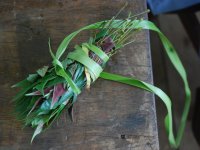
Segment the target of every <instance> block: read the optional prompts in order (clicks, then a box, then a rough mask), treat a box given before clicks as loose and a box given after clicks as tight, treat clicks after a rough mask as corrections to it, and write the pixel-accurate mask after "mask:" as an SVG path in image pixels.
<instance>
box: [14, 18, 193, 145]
mask: <svg viewBox="0 0 200 150" xmlns="http://www.w3.org/2000/svg"><path fill="white" fill-rule="evenodd" d="M142 29H149V30H153V31H155V32H157V33H158V35H159V37H160V39H161V42H162V43H163V46H164V48H165V50H166V53H167V55H168V56H169V58H170V60H171V62H172V64H173V65H174V67H175V69H176V70H177V71H178V73H179V75H180V76H181V78H182V79H183V81H184V86H185V92H186V105H185V108H184V113H183V116H182V120H181V124H180V127H179V130H178V132H177V138H176V139H175V138H174V134H173V123H172V111H171V100H170V98H169V97H168V96H167V95H166V94H165V93H164V92H163V91H162V90H160V89H159V88H157V87H155V86H153V85H151V84H148V83H146V82H143V81H140V80H137V79H135V78H134V77H123V76H120V75H115V74H111V73H107V72H104V71H103V70H104V68H105V67H106V63H107V62H108V61H109V58H110V57H112V56H113V55H114V54H116V53H117V52H118V50H119V49H120V48H122V47H124V46H125V45H127V44H129V43H130V42H128V41H130V37H131V35H132V34H134V33H136V32H138V31H140V30H142ZM83 30H95V35H94V36H91V37H90V38H89V39H88V41H86V42H84V43H82V44H80V45H75V46H74V50H73V51H72V52H70V53H68V55H67V56H66V57H65V58H64V59H63V60H60V58H61V56H62V55H63V53H64V52H65V50H66V49H67V48H68V44H69V43H70V41H71V40H72V39H73V38H74V37H75V36H76V35H77V34H78V33H80V32H81V31H83ZM49 50H50V54H51V56H52V58H53V62H52V65H50V66H44V67H42V68H41V69H39V70H37V71H36V73H34V74H30V75H29V76H28V77H27V78H26V79H25V80H23V81H21V82H19V83H17V84H15V85H14V86H13V87H19V88H21V91H20V92H19V93H18V94H17V95H16V96H15V97H14V103H15V108H16V114H17V117H18V118H19V119H20V120H22V121H23V122H24V124H25V126H31V127H32V128H35V132H34V134H33V137H32V140H33V139H34V138H35V136H36V135H38V134H39V133H41V132H42V131H44V130H45V129H47V128H48V127H49V126H50V125H51V124H52V123H53V122H54V121H55V120H56V119H57V118H58V117H59V116H60V114H61V113H62V111H63V110H64V109H65V110H67V111H68V112H69V115H70V116H71V119H73V105H74V103H75V102H76V100H77V96H78V95H79V94H80V93H81V91H82V90H83V89H85V88H90V86H91V84H93V83H95V81H96V80H97V79H98V78H99V77H101V78H103V79H106V80H113V81H117V82H121V83H124V84H128V85H131V86H136V87H138V88H141V89H144V90H146V91H149V92H152V93H154V94H156V95H157V96H159V97H160V98H161V100H163V102H164V103H165V105H166V108H167V111H168V114H167V116H166V118H165V125H166V130H167V132H168V137H169V142H170V144H171V146H172V147H174V148H177V147H178V146H179V145H180V141H181V138H182V135H183V132H184V128H185V121H186V118H187V115H188V111H189V106H190V89H189V86H188V82H187V77H186V72H185V69H184V67H183V65H182V63H181V61H180V59H179V57H178V55H177V53H176V51H175V49H174V47H173V46H172V44H171V43H170V42H169V40H168V39H167V38H166V37H165V36H164V35H163V34H162V33H161V32H160V30H159V29H158V28H157V27H156V26H155V25H154V24H153V23H152V22H150V21H147V20H143V19H137V18H136V16H131V15H129V16H128V17H127V18H126V19H123V20H117V19H116V17H113V18H112V19H110V20H106V21H101V22H97V23H94V24H90V25H88V26H85V27H83V28H81V29H79V30H77V31H75V32H73V33H71V34H70V35H68V36H67V37H66V38H65V39H64V40H63V41H62V42H61V44H60V46H59V47H58V49H57V52H56V54H55V55H54V54H53V52H52V50H51V46H50V41H49ZM32 140H31V141H32Z"/></svg>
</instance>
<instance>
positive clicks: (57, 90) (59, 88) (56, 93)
mask: <svg viewBox="0 0 200 150" xmlns="http://www.w3.org/2000/svg"><path fill="white" fill-rule="evenodd" d="M64 93H65V89H64V86H63V84H62V83H60V84H57V85H55V86H54V90H53V98H52V102H51V108H53V106H54V104H55V103H56V102H57V101H58V99H59V97H60V96H62V95H63V94H64Z"/></svg>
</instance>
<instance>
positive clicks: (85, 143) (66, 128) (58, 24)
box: [0, 0, 159, 150]
mask: <svg viewBox="0 0 200 150" xmlns="http://www.w3.org/2000/svg"><path fill="white" fill-rule="evenodd" d="M124 2H125V1H119V0H76V1H75V0H74V1H70V0H65V1H64V0H46V1H45V0H43V1H41V0H34V1H30V0H26V1H21V0H16V1H15V0H14V1H10V0H7V1H1V2H0V17H1V19H0V33H1V34H0V52H1V55H0V93H1V94H0V149H1V150H16V149H20V150H29V149H34V150H63V149H66V150H72V149H73V150H79V149H81V150H90V149H92V150H93V149H95V150H102V149H108V150H112V149H119V150H127V149H134V150H144V149H153V150H156V149H158V148H159V146H158V136H157V126H156V111H155V104H154V96H153V95H152V94H150V93H148V92H144V91H142V90H139V89H137V88H133V87H130V86H127V85H122V84H120V83H115V82H109V81H105V80H102V79H98V80H97V81H96V83H95V84H94V85H93V86H92V88H91V90H90V91H84V92H82V94H81V95H80V96H79V98H78V101H77V103H76V104H75V112H74V115H75V121H74V123H72V122H70V120H69V118H66V115H65V114H63V115H62V116H61V118H60V119H59V120H58V121H57V122H55V123H54V124H53V126H52V127H51V128H50V129H48V130H47V131H46V132H45V133H43V134H41V135H40V136H38V137H37V138H36V139H35V141H34V142H33V144H32V145H31V144H30V139H31V136H32V133H33V130H32V129H31V128H25V129H23V130H22V125H21V124H20V123H19V122H18V121H17V120H15V118H14V115H13V114H12V104H11V103H10V100H11V99H12V97H13V96H14V95H15V94H16V93H17V90H15V89H10V86H11V85H12V84H14V83H15V82H17V81H19V80H21V79H23V78H24V77H26V76H27V74H28V73H32V72H34V71H35V70H36V69H37V68H39V67H41V66H43V65H46V64H49V63H51V57H50V54H49V51H48V45H47V42H48V38H49V37H51V40H52V46H53V49H54V50H55V49H56V48H57V46H58V45H59V43H60V42H61V41H62V39H63V38H64V37H65V36H66V35H67V34H69V33H70V32H72V31H75V30H77V29H79V28H80V27H82V26H85V25H87V24H89V23H94V22H97V21H101V20H104V19H110V18H111V17H112V16H113V15H115V14H116V13H117V12H118V10H119V9H120V8H121V7H122V6H123V4H124ZM145 9H146V1H145V0H133V1H129V5H128V7H127V8H126V10H125V11H123V12H122V14H121V15H120V17H121V18H124V17H125V16H127V14H128V12H132V13H139V12H142V11H144V10H145ZM145 17H146V16H145ZM89 34H91V32H84V33H82V34H80V35H79V37H78V38H77V39H75V40H74V41H73V43H81V42H84V40H86V39H87V38H88V35H89ZM72 47H73V44H72V46H71V48H72ZM106 69H107V71H109V72H112V73H118V74H122V75H126V76H135V77H137V78H139V79H142V80H144V81H147V82H150V83H152V66H151V56H150V49H149V34H148V31H145V32H144V31H143V32H140V33H138V34H137V35H136V36H135V42H134V43H133V44H130V45H129V46H126V47H125V48H123V49H121V51H120V52H119V53H118V54H116V55H115V56H114V57H113V58H112V59H111V60H110V62H109V63H108V65H107V68H106Z"/></svg>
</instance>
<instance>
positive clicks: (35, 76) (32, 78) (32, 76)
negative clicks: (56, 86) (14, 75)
mask: <svg viewBox="0 0 200 150" xmlns="http://www.w3.org/2000/svg"><path fill="white" fill-rule="evenodd" d="M37 77H38V74H29V76H28V77H27V80H28V81H30V82H35V80H36V79H37Z"/></svg>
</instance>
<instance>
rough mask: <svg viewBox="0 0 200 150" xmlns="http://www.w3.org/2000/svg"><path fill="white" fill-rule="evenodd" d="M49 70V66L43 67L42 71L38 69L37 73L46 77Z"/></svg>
mask: <svg viewBox="0 0 200 150" xmlns="http://www.w3.org/2000/svg"><path fill="white" fill-rule="evenodd" d="M48 68H49V66H44V67H42V68H41V69H38V70H37V73H38V74H39V75H40V76H41V77H44V76H45V74H46V73H47V71H48Z"/></svg>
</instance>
